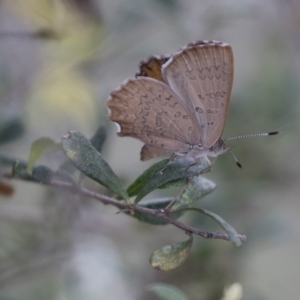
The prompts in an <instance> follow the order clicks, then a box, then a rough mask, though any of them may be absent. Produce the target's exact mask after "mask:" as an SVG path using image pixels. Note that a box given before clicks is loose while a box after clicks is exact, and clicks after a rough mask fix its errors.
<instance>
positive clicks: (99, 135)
mask: <svg viewBox="0 0 300 300" xmlns="http://www.w3.org/2000/svg"><path fill="white" fill-rule="evenodd" d="M105 140H106V129H105V127H104V126H100V127H99V128H98V129H97V131H96V132H95V134H94V135H93V136H92V138H91V139H90V142H91V144H92V145H93V146H94V148H95V149H96V150H97V151H98V152H100V153H101V150H102V147H103V145H104V142H105Z"/></svg>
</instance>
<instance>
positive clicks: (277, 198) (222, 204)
mask: <svg viewBox="0 0 300 300" xmlns="http://www.w3.org/2000/svg"><path fill="white" fill-rule="evenodd" d="M199 39H214V40H220V41H223V42H226V43H229V44H230V45H231V46H232V48H233V51H234V56H235V81H234V86H233V93H232V99H231V105H230V109H229V114H228V119H227V124H226V129H225V131H224V134H223V137H231V136H236V135H240V134H248V133H256V132H265V131H274V130H280V131H281V135H279V136H274V137H267V138H253V139H243V140H235V141H231V142H230V143H229V142H228V144H229V146H230V147H232V148H233V149H234V151H235V154H236V155H237V157H238V158H239V160H240V162H241V163H242V165H243V169H242V170H240V169H238V168H237V167H236V165H235V164H234V161H233V159H232V157H231V156H230V155H229V154H228V155H224V156H221V157H219V158H218V160H217V162H216V163H215V165H214V166H213V168H212V171H211V172H210V173H209V174H207V178H209V179H211V180H213V181H214V182H216V183H217V186H218V188H217V190H216V191H215V192H213V193H212V194H211V195H209V196H207V197H206V198H204V199H203V201H202V202H201V203H200V205H201V207H204V208H207V209H209V210H212V211H214V212H216V213H218V214H220V215H221V216H222V217H224V218H225V219H226V220H227V221H228V222H229V223H230V224H232V225H233V226H234V227H235V228H236V230H237V231H238V232H240V233H244V234H246V235H247V237H248V240H247V242H246V243H245V244H244V245H243V246H242V248H240V249H236V248H234V247H233V245H232V244H231V243H229V242H225V241H217V240H209V241H206V240H203V239H201V238H197V237H196V238H195V243H194V245H193V248H192V251H191V255H190V257H189V258H188V259H187V261H186V262H185V263H184V264H183V265H182V266H181V267H179V268H177V269H175V270H173V271H171V272H167V273H163V272H158V271H156V270H153V269H152V268H151V267H150V265H149V262H148V259H149V256H150V254H151V253H152V252H153V251H154V250H155V249H157V248H159V247H161V246H163V245H166V244H169V243H173V242H177V241H182V240H184V239H186V237H185V235H184V234H183V233H182V232H181V231H180V230H178V229H176V228H174V227H172V226H165V227H163V226H161V227H160V226H158V227H154V226H150V225H147V224H143V223H139V222H138V221H136V220H134V219H131V218H130V217H128V216H125V215H122V214H117V215H116V212H117V210H116V209H115V208H113V207H107V206H103V205H102V204H101V203H97V202H96V201H94V200H90V199H81V198H79V197H76V196H74V195H70V194H68V193H62V192H61V191H58V190H54V189H50V188H47V187H44V186H41V185H38V184H33V183H27V182H22V181H20V180H13V181H8V180H6V179H4V178H2V179H1V182H2V183H5V184H10V185H11V186H12V187H13V188H14V193H13V194H12V195H10V196H8V195H5V194H2V195H1V194H0V300H4V299H5V300H8V299H9V300H18V299H22V300H26V299H28V300H29V299H30V300H34V299H46V300H47V299H92V300H93V299H123V300H127V299H156V298H155V296H154V295H153V294H151V293H150V292H147V291H146V290H145V287H146V286H147V284H150V283H153V282H165V283H169V284H174V285H176V286H177V287H178V288H180V289H182V290H183V291H184V292H185V293H186V294H187V295H188V296H189V297H190V299H207V300H210V299H221V297H222V291H223V288H224V287H225V286H226V285H229V284H231V283H234V282H239V283H240V284H241V285H242V286H243V290H244V297H243V299H246V300H265V299H272V300H277V299H278V300H279V299H283V298H286V297H288V298H289V299H299V294H300V285H299V280H300V260H299V258H298V255H299V253H300V221H299V213H298V212H299V211H300V199H299V198H300V197H299V196H300V185H299V179H300V160H299V158H298V157H299V153H300V150H299V149H300V138H299V133H300V128H299V127H300V123H299V115H300V106H299V104H300V102H299V100H300V99H299V95H300V85H299V82H300V2H299V1H297V0H277V1H276V0H273V1H271V0H270V1H268V0H266V1H259V0H252V1H250V0H249V1H238V0H215V1H209V0H207V1H201V0H190V1H186V0H176V1H175V0H148V1H140V0H103V1H100V0H65V1H63V0H60V1H59V0H56V1H55V0H26V1H24V0H13V1H9V0H6V1H5V0H4V1H1V2H0V139H1V144H0V154H1V155H5V156H9V157H11V158H18V159H23V160H26V159H27V158H28V155H29V151H30V146H31V143H32V142H33V141H34V140H35V139H37V138H39V137H41V136H47V137H51V138H52V139H54V140H57V141H59V140H60V138H61V137H62V135H63V134H65V133H66V132H67V131H68V130H79V131H81V132H82V133H83V134H85V135H86V136H87V137H91V136H92V135H93V133H94V132H95V131H96V129H97V128H98V126H99V125H101V124H104V125H105V126H107V130H108V139H107V142H106V144H105V147H104V150H103V155H104V157H105V158H106V159H107V161H108V162H109V163H110V164H111V166H112V168H113V169H114V171H115V172H116V173H117V174H118V175H119V176H120V178H121V179H122V180H123V182H124V184H126V185H128V184H130V183H131V182H132V181H133V180H134V179H135V178H136V177H137V176H138V175H139V174H140V173H141V172H143V170H145V169H146V168H147V167H148V166H150V165H151V164H152V163H153V162H154V161H150V162H147V163H142V162H140V161H139V152H140V148H141V146H142V143H141V142H139V141H137V140H134V139H131V138H118V137H117V136H116V128H115V127H114V126H113V124H109V122H108V121H107V111H106V108H105V102H106V99H107V98H108V95H109V93H110V91H111V90H113V89H115V88H117V87H118V86H119V85H120V84H121V83H122V82H123V81H124V80H125V79H126V78H128V77H132V76H134V74H135V73H136V71H137V70H138V64H139V62H140V60H142V59H145V58H146V57H148V56H150V55H153V54H164V53H174V52H175V51H177V50H178V49H179V48H180V47H182V46H184V45H186V44H187V43H189V42H192V41H196V40H199ZM62 159H63V157H62V156H60V155H47V156H46V157H45V158H43V160H42V163H44V164H47V165H48V166H49V167H51V168H52V169H54V170H55V169H56V168H57V166H58V165H59V164H60V163H61V161H62ZM84 184H85V185H86V186H88V187H90V188H92V189H94V190H98V191H99V192H101V193H108V192H107V191H106V190H105V189H104V188H101V187H99V186H98V185H96V184H94V183H93V182H91V181H89V180H85V181H84ZM174 192H175V191H172V190H168V191H163V192H154V193H153V194H152V195H151V196H149V197H157V196H159V197H160V196H165V195H172V194H174ZM183 221H184V222H186V223H188V224H192V225H194V226H197V227H199V228H203V229H206V230H208V231H215V230H219V228H218V226H217V225H216V224H215V223H214V222H212V221H210V220H208V219H207V218H205V217H204V216H200V215H197V214H194V213H190V214H187V215H186V216H185V217H184V218H183Z"/></svg>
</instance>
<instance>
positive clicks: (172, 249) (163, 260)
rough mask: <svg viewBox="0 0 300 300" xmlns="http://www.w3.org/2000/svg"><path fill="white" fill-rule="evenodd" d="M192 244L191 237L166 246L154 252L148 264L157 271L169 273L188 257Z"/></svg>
mask: <svg viewBox="0 0 300 300" xmlns="http://www.w3.org/2000/svg"><path fill="white" fill-rule="evenodd" d="M192 244H193V236H192V235H191V236H190V238H189V239H188V240H186V241H184V242H179V243H175V244H172V245H166V246H163V247H162V248H160V249H158V250H155V251H154V252H153V253H152V255H151V257H150V264H151V266H152V267H153V268H154V269H157V270H159V271H170V270H173V269H175V268H177V267H179V266H180V265H181V264H182V263H183V262H184V261H185V260H186V259H187V257H188V255H189V253H190V249H191V247H192Z"/></svg>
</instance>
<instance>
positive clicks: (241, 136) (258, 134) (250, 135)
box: [225, 131, 280, 168]
mask: <svg viewBox="0 0 300 300" xmlns="http://www.w3.org/2000/svg"><path fill="white" fill-rule="evenodd" d="M279 133H280V131H271V132H263V133H252V134H245V135H239V136H234V137H230V138H227V139H225V141H230V140H237V139H244V138H252V137H260V136H269V135H277V134H279ZM229 151H230V153H231V154H232V156H233V158H234V160H235V162H236V164H237V165H238V167H239V168H242V165H241V164H240V163H239V161H238V159H237V157H236V156H235V154H234V152H233V151H232V149H230V148H229Z"/></svg>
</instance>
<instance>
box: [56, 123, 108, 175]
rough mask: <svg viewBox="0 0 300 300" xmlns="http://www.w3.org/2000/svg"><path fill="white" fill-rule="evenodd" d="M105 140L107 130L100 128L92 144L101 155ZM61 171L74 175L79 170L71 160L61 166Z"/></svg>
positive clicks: (91, 140) (92, 138)
mask: <svg viewBox="0 0 300 300" xmlns="http://www.w3.org/2000/svg"><path fill="white" fill-rule="evenodd" d="M105 140H106V129H105V127H104V126H100V127H99V128H98V129H97V131H96V133H95V134H94V135H93V136H92V137H91V139H90V142H91V144H92V145H93V147H94V148H95V149H96V150H97V151H98V152H100V153H101V150H102V147H103V144H104V142H105ZM59 170H60V171H65V172H68V173H74V172H75V171H76V170H77V169H76V168H75V167H74V165H73V164H72V162H71V161H70V160H66V161H65V162H63V163H62V164H61V165H60V167H59Z"/></svg>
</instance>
